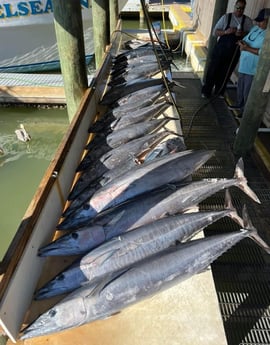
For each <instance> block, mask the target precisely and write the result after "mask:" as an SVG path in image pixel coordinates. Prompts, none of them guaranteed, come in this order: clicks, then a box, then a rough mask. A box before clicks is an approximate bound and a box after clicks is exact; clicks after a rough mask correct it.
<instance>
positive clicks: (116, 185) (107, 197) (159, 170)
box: [58, 150, 214, 230]
mask: <svg viewBox="0 0 270 345" xmlns="http://www.w3.org/2000/svg"><path fill="white" fill-rule="evenodd" d="M213 154H214V151H207V150H201V151H194V152H192V151H188V150H187V151H182V152H178V153H174V154H171V155H166V156H164V157H162V158H159V159H155V160H154V161H151V162H149V163H146V164H142V165H140V166H137V167H135V168H134V169H133V170H132V171H128V172H126V173H123V174H122V175H120V176H119V177H117V178H116V179H114V180H113V181H111V182H109V183H107V184H106V185H105V186H103V187H102V188H100V189H99V190H98V191H97V192H96V193H95V194H94V195H93V196H92V197H91V199H90V200H89V202H88V203H87V204H85V206H84V207H83V208H82V209H80V210H78V211H77V212H75V213H74V214H73V215H72V217H71V218H74V217H75V218H81V217H89V220H90V219H91V218H94V217H95V216H96V215H97V214H98V213H99V212H101V211H104V210H106V209H109V208H112V207H115V206H117V205H119V204H121V203H122V202H126V201H128V200H130V199H132V198H134V197H136V196H138V195H140V194H143V193H146V192H149V191H152V190H154V189H156V188H159V187H161V186H163V185H165V184H168V183H174V182H179V181H182V180H183V179H185V178H186V177H187V176H189V175H191V174H192V173H193V172H194V171H195V170H197V169H199V168H200V167H201V166H202V165H203V164H204V163H205V162H206V161H207V160H208V159H209V158H210V157H211V156H212V155H213ZM69 222H70V220H69V219H68V218H65V219H64V220H63V222H62V223H61V224H59V225H58V229H59V230H60V229H61V227H62V226H64V227H66V226H67V227H68V226H69ZM71 222H72V220H71ZM63 229H64V228H63Z"/></svg>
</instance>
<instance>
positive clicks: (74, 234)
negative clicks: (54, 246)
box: [71, 232, 79, 240]
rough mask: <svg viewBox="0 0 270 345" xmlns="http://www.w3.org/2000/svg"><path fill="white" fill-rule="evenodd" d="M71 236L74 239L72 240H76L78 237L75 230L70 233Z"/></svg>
mask: <svg viewBox="0 0 270 345" xmlns="http://www.w3.org/2000/svg"><path fill="white" fill-rule="evenodd" d="M71 237H72V238H73V239H74V240H77V238H78V237H79V234H78V233H77V232H73V233H72V234H71Z"/></svg>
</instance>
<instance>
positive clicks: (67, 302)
mask: <svg viewBox="0 0 270 345" xmlns="http://www.w3.org/2000/svg"><path fill="white" fill-rule="evenodd" d="M247 237H250V238H252V239H254V238H255V239H256V241H257V239H258V237H259V236H258V234H257V232H256V229H254V228H253V229H252V230H247V229H241V230H240V231H236V232H232V233H228V234H222V235H213V236H210V237H207V238H203V239H198V240H192V241H188V242H186V243H183V244H179V245H175V246H171V247H170V248H167V249H165V250H164V251H162V252H159V253H158V254H156V255H153V256H150V257H149V258H147V259H145V260H143V261H140V262H138V263H137V264H134V265H132V266H131V267H128V268H127V269H126V270H123V271H122V272H119V273H117V274H118V275H116V274H115V275H113V276H112V277H107V278H106V279H104V281H102V282H100V283H96V284H86V285H84V286H83V287H81V288H79V289H76V290H75V291H73V292H72V293H71V294H69V295H67V297H65V298H64V299H63V300H62V301H60V302H59V303H57V304H56V305H55V306H53V307H52V308H50V309H49V310H48V311H47V312H45V313H43V314H42V315H40V316H39V317H38V318H37V319H36V320H35V321H34V322H33V323H32V324H31V325H29V326H28V327H27V328H26V329H24V331H23V334H22V337H21V339H22V340H25V339H28V338H33V337H37V336H42V335H47V334H51V333H55V332H59V331H63V330H65V329H70V328H74V327H78V326H81V325H83V324H86V323H90V322H93V321H95V320H100V319H105V318H107V317H109V316H112V315H113V314H115V313H117V312H120V311H121V310H123V309H124V308H126V307H128V306H130V305H133V304H135V303H138V302H140V301H142V300H145V299H147V298H150V297H152V296H155V295H156V294H158V293H159V292H161V291H164V290H166V289H169V288H171V287H173V286H175V285H176V284H178V283H180V282H182V281H184V280H186V279H188V278H190V277H192V276H193V275H195V274H197V273H200V272H202V271H204V270H205V269H207V267H208V266H209V265H210V264H211V263H212V262H213V261H214V260H216V259H217V258H218V257H220V256H221V255H222V254H223V253H225V252H226V251H227V250H229V249H230V248H231V247H233V246H234V245H236V244H237V243H238V242H240V241H241V240H243V239H244V238H247ZM259 240H260V239H259ZM265 248H266V249H267V252H268V253H269V247H268V246H266V247H265V246H264V249H265ZM70 310H72V311H73V312H72V313H70Z"/></svg>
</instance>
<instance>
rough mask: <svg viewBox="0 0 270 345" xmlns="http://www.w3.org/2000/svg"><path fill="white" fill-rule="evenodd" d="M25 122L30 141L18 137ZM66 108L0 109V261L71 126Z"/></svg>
mask: <svg viewBox="0 0 270 345" xmlns="http://www.w3.org/2000/svg"><path fill="white" fill-rule="evenodd" d="M20 123H23V124H24V126H25V129H26V130H27V132H28V133H29V134H30V135H31V138H32V139H31V141H30V142H28V143H24V142H21V141H19V140H18V139H17V136H16V134H15V132H14V131H15V129H18V128H19V125H20ZM68 125H69V123H68V116H67V112H66V109H37V108H13V107H11V108H0V147H1V148H2V149H3V151H4V155H0V186H1V187H0V188H1V204H0V205H1V207H0V231H1V240H0V260H1V259H2V257H3V255H4V254H5V252H6V249H7V247H8V245H9V243H10V241H11V239H12V238H13V236H14V234H15V232H16V230H17V228H18V225H19V224H20V222H21V219H22V218H23V216H24V214H25V211H26V209H27V207H28V205H29V203H30V201H31V199H32V197H33V195H34V194H35V192H36V189H37V187H38V185H39V183H40V181H41V179H42V177H43V175H44V173H45V171H46V169H47V167H48V165H49V163H50V161H51V159H52V158H53V156H54V154H55V151H56V149H57V147H58V145H59V143H60V141H61V140H62V138H63V136H64V133H65V131H66V129H67V127H68Z"/></svg>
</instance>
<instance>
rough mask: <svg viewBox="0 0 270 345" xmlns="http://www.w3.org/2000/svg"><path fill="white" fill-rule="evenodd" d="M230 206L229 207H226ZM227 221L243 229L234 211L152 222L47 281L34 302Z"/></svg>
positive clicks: (111, 242)
mask: <svg viewBox="0 0 270 345" xmlns="http://www.w3.org/2000/svg"><path fill="white" fill-rule="evenodd" d="M230 206H231V204H230ZM226 216H228V217H231V218H232V219H234V220H236V221H237V222H238V223H239V225H241V226H243V222H242V219H241V218H240V217H239V216H238V214H237V212H236V210H235V209H233V208H232V206H231V209H227V210H224V211H209V212H208V211H205V212H194V213H184V214H178V215H175V216H170V217H166V218H162V219H159V220H156V221H155V222H152V223H149V224H147V225H144V226H141V227H139V228H136V229H134V230H132V231H130V232H127V233H124V234H123V235H120V236H117V237H114V238H113V239H111V240H109V241H107V242H105V243H103V244H101V245H99V246H98V247H97V248H96V249H94V250H91V251H90V252H89V253H87V254H86V255H85V256H83V257H82V258H81V259H79V260H76V262H74V263H73V264H72V265H71V266H70V267H68V268H67V269H65V270H64V271H62V272H61V273H60V274H58V275H57V276H56V277H55V278H54V279H52V280H50V281H49V282H48V283H47V284H45V285H44V286H43V287H42V288H40V289H39V290H38V291H37V292H36V294H35V299H43V298H49V297H52V296H56V295H59V294H63V293H67V292H70V291H72V290H75V289H77V288H79V287H80V286H81V285H83V284H85V283H86V282H87V283H89V282H90V283H94V282H96V281H97V280H100V279H102V278H104V277H105V276H106V275H108V274H112V273H113V272H115V271H119V270H121V269H123V268H125V267H128V266H130V265H133V264H134V263H136V262H138V261H140V260H143V259H145V258H146V257H149V256H150V255H153V254H155V253H158V252H160V251H161V250H163V249H165V248H168V247H169V246H171V245H173V244H174V243H175V241H179V242H185V241H187V240H189V239H190V238H192V237H193V236H195V235H196V234H197V233H198V232H199V231H201V230H203V229H204V228H205V227H207V226H208V225H210V224H212V223H214V222H215V221H217V220H219V219H221V218H223V217H226Z"/></svg>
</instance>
